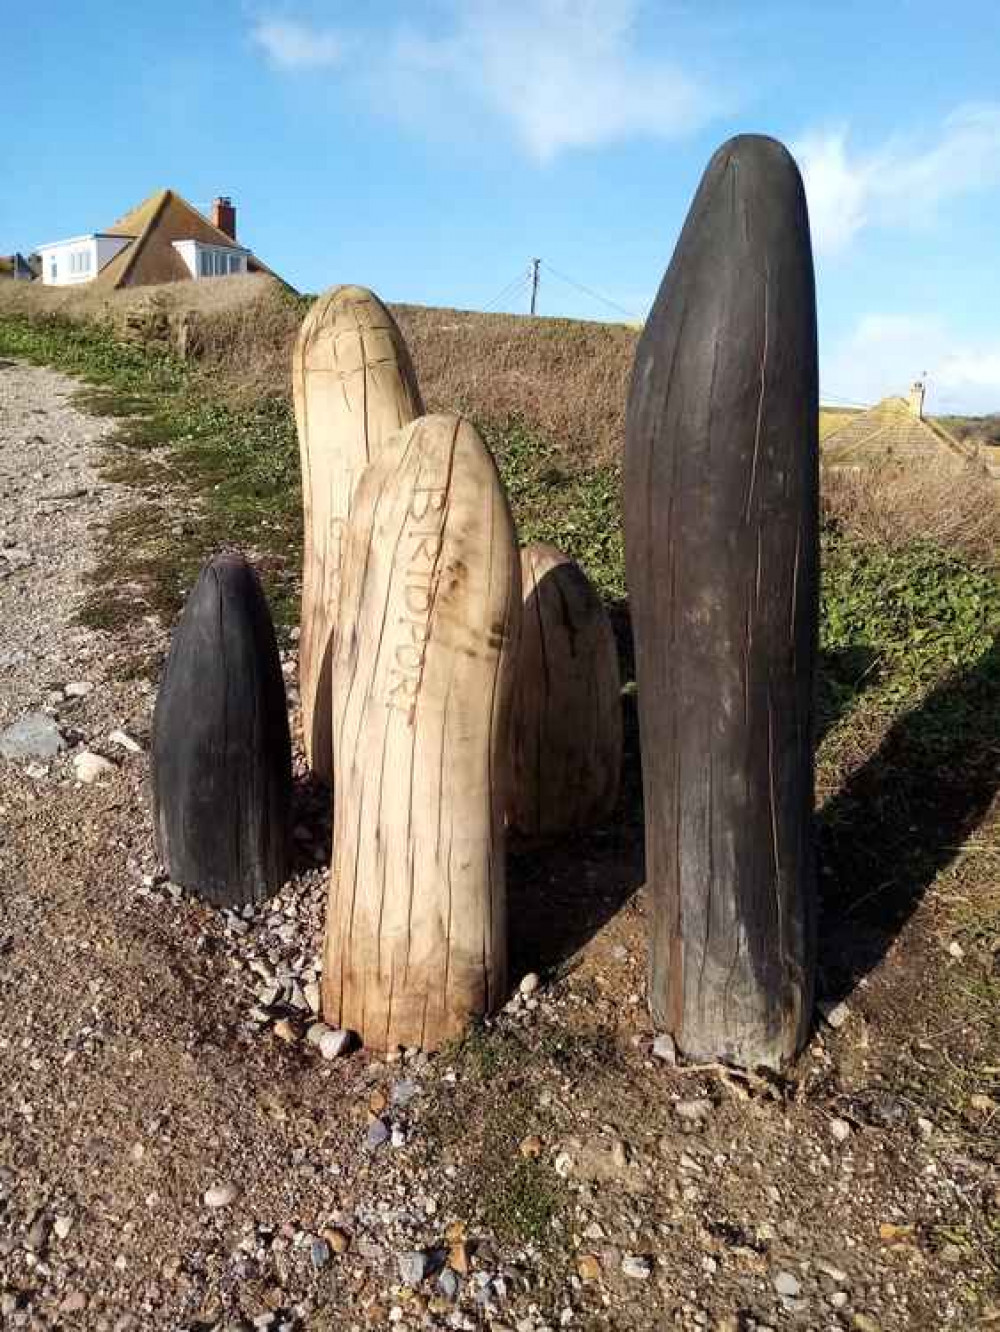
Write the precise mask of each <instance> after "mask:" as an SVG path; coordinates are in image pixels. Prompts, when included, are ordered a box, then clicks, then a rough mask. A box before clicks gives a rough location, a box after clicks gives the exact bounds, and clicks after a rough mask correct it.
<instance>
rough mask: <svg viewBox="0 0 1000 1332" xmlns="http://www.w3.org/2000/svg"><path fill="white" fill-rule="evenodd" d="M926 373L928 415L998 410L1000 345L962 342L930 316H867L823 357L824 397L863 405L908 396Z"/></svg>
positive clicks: (999, 395) (822, 391) (941, 321)
mask: <svg viewBox="0 0 1000 1332" xmlns="http://www.w3.org/2000/svg"><path fill="white" fill-rule="evenodd" d="M923 374H926V376H927V409H928V411H930V412H936V413H949V412H955V413H959V414H961V413H972V414H979V413H982V412H995V411H1000V341H998V342H995V343H989V342H987V343H980V344H976V343H969V342H967V341H963V340H961V339H959V338H958V337H957V336H956V335H955V333H954V332H953V330H952V329H950V328H949V326H948V325H947V323H946V322H945V321H944V320H942V319H939V318H938V317H937V316H934V315H926V314H915V315H914V314H906V315H902V314H867V315H864V316H863V317H862V318H861V319H859V321H858V323H857V324H856V325H855V327H854V329H853V330H852V331H851V333H850V334H849V335H848V336H847V337H846V338H844V339H842V340H841V341H840V342H839V343H836V344H835V345H834V346H833V347H832V349H831V351H830V353H829V355H824V357H823V362H822V367H821V393H820V396H821V398H823V397H824V395H826V394H836V395H838V396H842V397H848V398H851V399H852V400H853V401H855V402H861V403H870V402H877V401H878V400H879V399H880V398H884V397H887V396H889V395H890V394H899V395H902V396H904V397H905V395H906V392H907V389H908V388H909V386H910V383H911V382H912V381H913V379H915V378H916V377H917V376H919V375H923Z"/></svg>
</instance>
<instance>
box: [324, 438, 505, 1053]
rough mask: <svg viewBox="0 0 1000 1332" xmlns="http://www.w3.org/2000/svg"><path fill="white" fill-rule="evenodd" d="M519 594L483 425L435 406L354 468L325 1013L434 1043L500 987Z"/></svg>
mask: <svg viewBox="0 0 1000 1332" xmlns="http://www.w3.org/2000/svg"><path fill="white" fill-rule="evenodd" d="M520 611H521V594H520V578H519V566H518V559H517V547H516V543H515V537H514V525H513V522H512V520H511V516H510V510H509V509H508V506H507V500H506V496H505V494H504V491H503V487H502V484H501V482H500V478H499V476H498V475H497V471H496V467H495V465H494V463H493V460H492V458H491V457H490V455H489V453H488V452H487V450H486V448H485V446H484V445H483V443H482V441H481V440H480V438H479V436H478V434H477V433H476V431H475V430H474V429H473V427H472V426H471V425H470V424H469V423H468V422H467V421H463V420H461V419H459V418H458V417H453V416H427V417H423V418H421V419H420V420H418V421H416V422H414V423H413V425H411V426H409V427H407V428H406V429H404V430H402V431H401V432H400V433H399V435H398V436H397V438H396V440H395V441H393V442H392V443H391V444H389V445H388V446H386V448H385V449H384V450H383V451H382V453H381V454H380V455H379V456H378V457H377V458H376V459H375V460H374V462H373V463H372V464H371V466H370V467H369V468H368V470H367V471H366V472H365V474H364V476H363V477H362V480H361V483H360V485H359V487H358V490H357V493H356V495H355V500H354V506H353V509H352V511H351V516H350V519H349V521H348V524H347V537H346V542H345V558H344V571H343V582H342V586H341V597H340V609H339V620H338V626H337V633H336V636H335V641H334V655H333V727H334V832H333V866H332V871H331V876H330V901H329V906H328V909H327V926H326V945H325V959H324V964H323V1012H324V1015H325V1017H326V1018H327V1020H328V1021H330V1022H332V1023H334V1024H335V1025H336V1026H338V1027H344V1028H348V1029H350V1030H353V1031H356V1032H358V1033H359V1034H360V1036H361V1038H362V1040H363V1041H364V1043H365V1044H366V1045H368V1046H371V1047H372V1048H373V1049H376V1050H387V1049H393V1048H395V1047H396V1046H399V1045H403V1046H414V1045H416V1046H420V1047H422V1048H423V1049H426V1050H432V1049H435V1048H437V1047H438V1046H440V1045H441V1043H442V1042H444V1041H446V1040H448V1039H450V1038H451V1037H454V1036H457V1035H459V1034H460V1033H461V1032H462V1031H464V1030H465V1028H466V1026H467V1025H468V1022H469V1020H470V1019H471V1018H473V1017H475V1016H477V1015H481V1014H484V1013H487V1012H489V1011H490V1010H491V1009H493V1008H495V1007H496V1005H497V1004H499V1003H501V1002H502V1001H503V999H504V998H505V993H506V929H507V922H506V892H505V867H504V814H505V810H504V797H505V791H506V783H507V765H508V762H509V746H510V725H509V722H510V704H511V699H512V692H513V680H514V665H515V654H516V651H517V631H518V627H519V622H520Z"/></svg>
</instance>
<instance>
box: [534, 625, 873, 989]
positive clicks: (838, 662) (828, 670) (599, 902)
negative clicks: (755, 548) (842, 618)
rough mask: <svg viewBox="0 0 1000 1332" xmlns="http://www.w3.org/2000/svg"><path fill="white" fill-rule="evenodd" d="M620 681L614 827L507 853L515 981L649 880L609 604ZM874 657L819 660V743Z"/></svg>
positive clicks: (582, 935)
mask: <svg viewBox="0 0 1000 1332" xmlns="http://www.w3.org/2000/svg"><path fill="white" fill-rule="evenodd" d="M607 609H608V614H609V616H610V618H611V623H612V627H613V629H614V632H615V639H616V641H617V644H618V659H619V665H620V669H621V677H622V680H623V681H624V682H626V692H625V696H624V698H623V705H624V710H625V759H624V768H623V773H622V793H621V796H620V799H619V802H618V809H617V810H616V812H615V816H614V819H613V821H612V822H609V823H608V824H607V825H605V826H604V827H602V828H596V829H594V830H591V831H587V832H584V833H581V834H578V835H577V836H575V837H571V838H563V839H560V840H559V841H558V842H551V843H535V844H527V843H524V842H520V843H519V842H517V841H516V840H515V839H514V838H512V839H511V842H510V845H509V853H508V896H509V905H508V911H509V920H510V923H509V932H510V950H511V958H510V961H511V976H512V977H515V978H516V977H519V976H523V975H524V974H525V973H526V972H528V971H545V970H550V969H552V968H554V967H558V966H560V965H561V964H563V963H565V962H566V961H567V960H568V959H569V958H570V957H571V956H572V955H573V954H574V953H575V952H577V951H578V950H579V949H580V948H582V947H583V946H584V945H585V944H587V943H588V942H589V941H590V940H591V939H592V938H593V937H594V935H595V934H597V933H598V931H599V930H600V929H601V928H602V927H603V926H604V925H606V924H607V922H608V921H609V920H610V919H611V918H612V917H613V916H615V915H617V913H618V912H619V911H620V910H621V909H622V907H623V906H624V905H625V904H626V903H627V902H628V901H629V899H630V898H631V897H632V896H633V894H634V893H635V892H636V890H637V889H638V888H639V887H640V886H641V885H642V883H643V881H644V879H645V871H644V864H643V861H644V847H643V806H642V766H641V758H640V748H639V720H638V713H637V699H636V694H635V688H634V684H632V682H634V680H635V654H634V649H633V643H632V629H631V623H630V620H629V614H628V605H627V603H626V602H624V601H619V602H615V603H613V604H612V605H610V606H608V608H607ZM874 661H875V653H874V652H872V651H871V650H870V649H868V648H865V647H858V648H851V649H846V650H843V651H838V652H827V653H823V654H822V655H821V659H820V666H819V689H818V707H817V713H818V723H817V724H818V730H819V738H820V739H821V738H822V737H823V736H824V735H825V734H826V733H827V731H828V730H829V729H830V728H831V727H833V726H834V725H835V724H836V723H837V721H838V720H839V719H840V718H841V716H843V715H844V713H846V712H847V711H848V710H849V709H850V708H851V707H853V705H854V703H855V702H856V700H857V698H858V697H859V695H860V694H861V693H862V692H863V690H864V689H865V688H867V686H868V683H869V680H870V679H871V669H872V665H873V663H874Z"/></svg>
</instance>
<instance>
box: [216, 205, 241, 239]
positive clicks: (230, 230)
mask: <svg viewBox="0 0 1000 1332" xmlns="http://www.w3.org/2000/svg"><path fill="white" fill-rule="evenodd" d="M212 225H213V226H216V227H218V228H219V230H220V231H224V232H225V233H226V235H227V236H228V237H229V239H230V240H235V239H236V209H235V208H234V207H233V201H232V199H230V198H228V197H227V196H226V195H220V197H219V198H218V199H215V200H213V202H212Z"/></svg>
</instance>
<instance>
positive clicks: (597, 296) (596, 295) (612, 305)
mask: <svg viewBox="0 0 1000 1332" xmlns="http://www.w3.org/2000/svg"><path fill="white" fill-rule="evenodd" d="M545 267H546V270H547V271H548V272H549V273H551V274H552V276H553V277H554V278H558V279H559V281H560V282H565V283H566V284H567V285H568V286H570V287H575V288H576V290H577V291H582V292H583V294H584V295H585V296H590V297H592V298H593V299H594V300H595V301H600V302H601V304H602V305H606V306H608V307H609V309H611V310H617V311H618V313H619V314H623V315H624V316H625V318H626V319H635V318H636V315H635V314H634V313H633V311H631V310H626V309H625V307H624V305H619V304H618V302H617V301H613V300H611V299H610V298H609V297H607V296H602V295H601V293H600V292H599V291H594V289H593V288H592V287H585V286H584V285H583V283H582V282H576V281H574V279H573V278H571V277H567V276H566V274H565V273H560V272H559V270H558V269H557V268H553V267H552V265H551V264H550V263H549V261H548V260H547V259H546V260H545Z"/></svg>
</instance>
